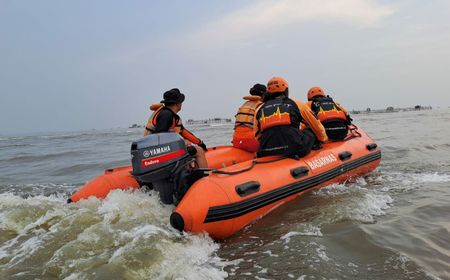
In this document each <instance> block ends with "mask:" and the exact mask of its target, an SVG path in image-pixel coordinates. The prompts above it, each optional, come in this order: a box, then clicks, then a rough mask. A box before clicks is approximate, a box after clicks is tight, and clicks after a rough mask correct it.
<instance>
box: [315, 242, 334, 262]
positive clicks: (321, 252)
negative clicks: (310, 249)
mask: <svg viewBox="0 0 450 280" xmlns="http://www.w3.org/2000/svg"><path fill="white" fill-rule="evenodd" d="M325 249H326V248H325V246H323V245H319V248H316V252H317V256H319V258H321V259H322V260H323V261H325V262H329V261H330V260H331V259H330V258H329V257H328V256H327V254H326V253H325Z"/></svg>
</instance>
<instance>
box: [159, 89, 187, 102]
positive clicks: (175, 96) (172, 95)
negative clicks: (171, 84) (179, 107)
mask: <svg viewBox="0 0 450 280" xmlns="http://www.w3.org/2000/svg"><path fill="white" fill-rule="evenodd" d="M163 98H164V99H163V100H161V103H183V101H184V94H182V93H181V92H180V90H179V89H177V88H173V89H171V90H168V91H166V92H164V95H163Z"/></svg>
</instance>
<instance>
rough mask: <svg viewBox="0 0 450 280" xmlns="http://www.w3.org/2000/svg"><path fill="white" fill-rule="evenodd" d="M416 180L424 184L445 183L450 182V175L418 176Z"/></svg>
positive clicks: (427, 174)
mask: <svg viewBox="0 0 450 280" xmlns="http://www.w3.org/2000/svg"><path fill="white" fill-rule="evenodd" d="M415 176H416V180H418V181H419V182H422V183H445V182H450V175H447V174H438V173H437V172H436V173H425V174H417V175H415Z"/></svg>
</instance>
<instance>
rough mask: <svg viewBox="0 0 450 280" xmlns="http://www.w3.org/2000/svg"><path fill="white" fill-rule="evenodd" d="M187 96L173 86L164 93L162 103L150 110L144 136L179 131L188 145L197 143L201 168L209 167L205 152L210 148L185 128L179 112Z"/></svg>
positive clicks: (197, 157) (197, 158)
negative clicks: (150, 113)
mask: <svg viewBox="0 0 450 280" xmlns="http://www.w3.org/2000/svg"><path fill="white" fill-rule="evenodd" d="M184 99H185V96H184V94H183V93H181V92H180V90H179V89H177V88H173V89H171V90H168V91H166V92H165V93H164V95H163V100H161V103H158V104H153V105H152V106H150V110H152V111H153V113H152V115H151V116H150V118H149V119H148V122H147V125H146V126H145V131H144V136H147V135H149V134H155V133H160V132H177V133H179V134H180V135H181V136H182V137H183V138H184V139H185V140H186V143H187V144H188V145H191V144H195V146H194V147H195V148H196V149H197V154H196V160H197V164H198V166H199V167H200V168H206V167H208V163H207V162H206V157H205V152H206V151H207V150H208V149H207V148H206V145H205V143H203V141H202V140H200V139H199V138H198V137H197V136H195V135H194V134H193V133H191V132H190V131H189V130H187V129H186V128H184V126H183V124H182V122H181V118H180V116H179V115H178V112H179V111H181V107H182V104H183V102H184Z"/></svg>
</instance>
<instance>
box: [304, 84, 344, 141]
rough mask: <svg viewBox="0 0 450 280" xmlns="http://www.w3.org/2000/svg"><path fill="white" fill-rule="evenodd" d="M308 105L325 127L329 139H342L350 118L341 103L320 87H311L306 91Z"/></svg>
mask: <svg viewBox="0 0 450 280" xmlns="http://www.w3.org/2000/svg"><path fill="white" fill-rule="evenodd" d="M308 105H309V106H310V108H311V110H312V111H313V112H314V114H315V115H316V116H317V118H318V119H319V120H320V122H321V123H322V124H323V126H324V127H325V131H326V133H327V136H328V138H329V139H331V140H343V139H345V137H347V134H348V125H349V124H351V118H350V116H349V115H348V112H347V110H345V109H344V108H343V107H342V106H341V105H339V104H338V103H336V102H334V100H333V99H332V98H331V97H329V96H325V93H324V91H323V90H322V88H320V87H312V88H311V89H310V90H309V91H308Z"/></svg>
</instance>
